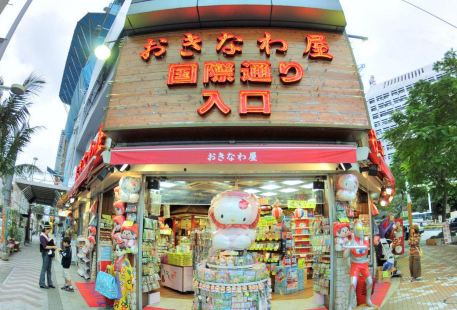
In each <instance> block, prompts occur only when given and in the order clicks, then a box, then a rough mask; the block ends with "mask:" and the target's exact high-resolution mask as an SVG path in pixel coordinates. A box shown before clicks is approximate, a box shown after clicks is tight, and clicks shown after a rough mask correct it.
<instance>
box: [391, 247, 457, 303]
mask: <svg viewBox="0 0 457 310" xmlns="http://www.w3.org/2000/svg"><path fill="white" fill-rule="evenodd" d="M422 250H423V256H422V257H421V263H422V280H421V281H417V282H411V278H410V274H409V260H408V256H405V257H404V258H401V259H400V260H399V266H400V270H401V271H402V273H403V277H402V279H401V280H400V285H399V288H398V290H397V291H396V292H395V293H394V294H393V295H392V296H391V297H390V298H389V299H388V300H387V302H386V303H385V305H384V306H383V307H382V310H394V309H395V310H403V309H405V310H406V309H414V310H419V309H427V310H441V309H446V310H448V309H457V246H455V245H442V246H422Z"/></svg>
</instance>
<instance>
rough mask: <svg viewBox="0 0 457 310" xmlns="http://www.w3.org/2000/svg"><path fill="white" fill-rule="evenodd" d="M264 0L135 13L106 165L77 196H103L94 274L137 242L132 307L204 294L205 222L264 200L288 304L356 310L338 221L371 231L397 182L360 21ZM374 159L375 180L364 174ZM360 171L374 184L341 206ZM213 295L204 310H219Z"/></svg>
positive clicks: (118, 73) (131, 256) (268, 236)
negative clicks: (345, 177) (349, 180)
mask: <svg viewBox="0 0 457 310" xmlns="http://www.w3.org/2000/svg"><path fill="white" fill-rule="evenodd" d="M228 2H230V1H228ZM254 2H256V3H255V4H237V3H235V2H233V3H231V2H230V3H227V4H224V5H221V4H212V3H210V2H208V4H206V5H204V4H199V5H197V4H193V5H192V4H190V2H186V3H185V4H183V5H182V6H181V7H167V6H168V4H167V5H165V7H159V6H158V5H157V4H156V3H155V2H154V1H145V2H135V1H134V2H133V3H132V4H131V7H130V10H129V13H128V15H127V22H126V26H125V29H124V32H125V33H126V34H127V35H126V36H125V37H123V38H122V40H121V44H120V47H119V56H118V59H117V61H116V67H115V73H114V77H113V83H112V89H111V94H110V97H109V102H108V106H107V108H106V114H105V118H104V121H103V124H102V128H103V132H104V134H106V137H107V138H108V140H109V142H108V141H103V142H101V141H100V135H102V133H101V131H100V132H99V136H98V137H97V138H96V139H95V140H96V141H98V142H100V143H102V144H103V146H104V147H103V149H102V148H100V149H98V153H97V155H96V156H98V157H97V159H98V163H97V165H94V166H90V165H91V163H90V158H94V156H95V155H94V154H92V155H91V156H88V157H87V159H88V161H87V162H86V163H85V164H86V165H87V167H89V168H84V167H82V168H81V169H80V171H77V173H79V176H80V180H82V179H84V180H83V181H82V182H78V180H77V181H76V186H75V187H74V190H73V192H72V194H71V195H70V196H77V195H78V192H80V193H84V195H86V196H88V197H92V199H91V200H90V205H91V208H90V209H91V211H90V212H91V214H92V215H93V216H96V218H97V219H98V221H97V223H96V224H95V225H93V224H94V223H95V222H93V221H92V220H90V223H89V230H90V227H91V226H94V227H96V234H95V236H96V238H95V239H96V240H95V243H96V245H95V246H94V247H93V248H92V250H91V251H93V253H94V254H93V255H94V257H96V259H95V258H94V257H92V256H91V257H88V259H90V260H91V261H93V262H95V260H96V263H93V264H92V266H93V269H94V268H95V269H96V270H97V271H99V270H105V267H106V265H109V264H111V263H112V262H113V256H116V255H118V252H119V251H120V249H119V244H121V243H122V242H123V241H121V240H120V239H119V238H121V237H119V238H118V239H116V238H117V235H116V234H117V233H119V234H120V235H121V234H122V233H123V232H124V230H125V231H128V233H127V232H126V233H125V234H126V235H130V236H131V235H132V234H133V235H135V237H134V238H131V239H130V240H135V241H132V242H130V243H129V242H127V243H129V246H128V247H127V248H128V249H127V250H126V253H125V254H122V255H123V256H122V266H119V268H120V269H119V271H121V270H124V271H125V270H129V272H132V273H133V275H134V276H133V279H134V283H135V285H134V286H133V287H131V288H130V289H129V292H127V293H126V296H127V295H128V296H127V297H126V299H125V301H127V303H129V304H130V306H131V308H132V309H135V308H138V309H142V307H143V306H145V305H147V304H148V302H149V301H151V299H153V298H155V297H156V296H157V294H155V293H157V292H158V289H159V288H160V287H161V286H166V287H171V288H173V289H174V290H177V291H183V292H184V291H191V290H196V289H197V290H198V287H197V288H196V287H195V283H198V281H201V280H202V279H201V278H199V276H198V275H197V274H198V271H199V269H198V268H199V267H198V263H200V261H203V259H204V258H205V257H206V256H207V255H208V253H207V252H208V251H207V247H206V245H207V242H208V239H211V238H210V237H207V236H208V235H205V234H207V233H211V231H210V229H209V226H210V225H209V224H208V223H207V219H206V218H205V215H206V214H207V212H208V208H209V205H210V203H211V199H212V198H213V197H214V196H216V195H217V194H219V193H220V192H224V191H226V190H240V191H244V192H247V193H255V194H256V195H257V196H258V197H259V198H260V201H261V205H262V208H261V210H262V212H261V218H260V222H259V223H260V224H259V227H258V228H257V235H256V242H255V243H254V244H252V245H251V247H250V248H249V251H248V252H249V253H251V254H247V255H248V257H251V256H253V257H255V258H256V259H257V260H258V261H261V262H264V263H265V264H266V265H267V268H268V277H269V278H270V280H269V281H271V286H272V289H273V305H274V303H275V302H281V301H284V300H291V302H295V303H297V305H304V306H305V307H308V306H309V307H310V308H312V307H313V306H320V305H326V306H327V307H328V308H329V309H346V308H347V292H348V290H349V274H348V271H347V270H346V269H344V266H343V265H344V263H343V259H342V258H341V252H340V251H337V250H335V248H334V239H333V235H334V229H333V223H335V222H338V221H341V222H343V221H345V219H346V216H342V215H341V212H347V214H349V213H350V212H349V211H355V213H356V215H357V216H355V215H354V212H353V213H351V214H352V215H351V217H350V218H351V221H352V220H353V219H354V218H358V219H359V220H360V221H362V222H363V223H364V230H365V232H366V233H367V234H368V235H370V236H371V234H372V231H373V229H372V221H371V205H372V204H373V202H374V201H373V200H372V198H370V195H371V194H372V193H379V192H380V191H381V188H382V187H385V186H387V185H388V186H394V180H393V178H392V177H391V175H390V172H389V171H388V169H387V170H386V168H385V164H384V161H383V159H382V154H381V153H380V152H381V151H382V148H380V147H379V145H378V143H377V141H376V137H374V136H373V135H372V133H371V132H370V127H371V126H370V123H369V118H368V113H367V110H366V104H365V101H364V97H363V90H362V85H361V83H360V80H359V76H358V71H357V66H356V64H355V61H354V58H353V55H352V51H351V48H350V45H349V41H348V38H347V36H346V34H345V33H344V26H345V21H344V15H343V13H342V10H341V7H340V5H339V2H338V1H330V2H328V3H327V4H325V5H322V4H318V2H320V1H316V2H315V3H314V4H315V6H313V5H309V6H302V5H292V4H290V3H289V2H288V1H285V2H284V3H283V2H281V3H277V4H275V1H273V3H272V2H271V1H268V3H263V2H262V1H254ZM257 2H258V3H257ZM325 6H327V7H325ZM193 12H198V14H197V17H195V16H194V15H193ZM299 13H300V14H299ZM171 16H173V17H174V18H171ZM194 17H195V18H196V22H195V23H194ZM186 18H187V19H186ZM178 21H179V22H180V23H178ZM100 145H101V144H100ZM102 152H104V154H103V156H102ZM101 157H103V161H100V160H99V159H100V158H101ZM370 165H371V166H376V167H375V168H374V169H375V171H374V173H372V176H368V177H364V176H363V175H362V173H361V171H362V170H364V169H365V168H366V169H367V170H368V167H369V166H370ZM381 167H382V168H381ZM85 173H87V176H86V175H85ZM348 173H351V174H353V175H355V176H356V179H358V182H359V184H360V186H359V187H358V192H357V199H355V200H354V202H353V203H352V204H350V206H349V205H348V204H346V205H345V206H346V207H347V209H350V210H346V209H342V210H340V209H339V207H338V206H340V207H341V206H342V204H339V203H338V202H337V200H336V195H335V193H336V191H337V188H338V185H337V181H338V177H339V176H340V175H342V174H348ZM81 176H83V177H84V178H81ZM97 176H98V178H97ZM125 182H127V183H129V184H130V183H131V184H130V185H128V186H127V185H126V184H125ZM132 184H134V185H132ZM129 186H130V189H129V194H128V195H127V194H126V193H125V191H126V190H124V189H123V187H129ZM80 187H83V190H81V188H80ZM124 194H125V195H127V196H125V195H124ZM123 195H124V198H122V196H123ZM132 195H133V196H132ZM387 198H388V197H386V199H387ZM119 201H120V203H117V204H116V202H119ZM376 202H377V199H376ZM88 205H89V203H88ZM341 208H343V207H341ZM86 209H87V208H86ZM345 214H346V213H345ZM119 216H120V217H119ZM80 217H81V215H80ZM121 218H122V222H123V223H124V224H123V226H122V227H123V228H122V233H121V227H120V224H119V222H118V221H120V219H121ZM167 219H170V220H168V221H167ZM348 221H349V220H348ZM125 222H126V223H125ZM116 225H119V230H118V231H116ZM84 229H86V228H84ZM88 235H89V236H92V232H89V233H88ZM210 235H211V234H209V236H210ZM116 240H117V241H118V242H117V241H116ZM87 242H88V243H90V241H88V240H86V243H87ZM202 244H203V245H202ZM188 245H189V246H190V247H191V248H192V249H193V251H192V252H188V249H187V246H188ZM205 249H206V251H205ZM167 253H168V254H167ZM372 253H373V252H372ZM164 256H166V257H167V259H164ZM370 259H371V261H373V257H370ZM115 265H116V264H115ZM115 267H116V266H115ZM122 268H123V269H122ZM170 275H173V276H170ZM230 276H233V275H228V277H230ZM192 278H193V280H192ZM192 281H193V283H192ZM195 281H197V282H195ZM208 281H209V282H211V281H210V280H208ZM212 282H216V283H219V284H216V285H215V288H213V289H216V288H217V290H220V289H226V288H222V287H223V284H222V282H218V281H217V280H214V281H212ZM236 283H238V282H236ZM259 283H260V282H259ZM192 284H193V285H192ZM233 285H234V286H235V287H236V284H233ZM262 285H263V284H262ZM239 286H240V289H243V287H242V286H241V285H239ZM203 291H204V288H203ZM203 291H201V290H198V292H200V293H201V292H203ZM200 293H196V296H195V299H194V307H195V309H200V308H202V309H203V308H204V306H202V305H200V306H198V300H201V299H202V298H201V295H199V294H200ZM250 293H252V292H250ZM202 294H203V293H202ZM211 294H212V293H210V295H211ZM252 294H253V293H252ZM280 295H281V296H283V295H284V296H288V295H289V296H293V297H290V298H289V299H287V297H284V298H279V297H277V296H280ZM345 295H346V299H345ZM203 296H206V295H203ZM275 296H276V297H275ZM210 297H211V296H208V298H210ZM213 297H214V296H213ZM300 302H302V304H300ZM203 304H204V303H203ZM270 305H271V304H270ZM278 305H279V304H278ZM199 307H200V308H199ZM232 307H235V306H232ZM238 307H240V309H242V308H243V306H242V305H241V304H238ZM273 308H274V307H273ZM262 309H263V308H262ZM265 309H266V308H265Z"/></svg>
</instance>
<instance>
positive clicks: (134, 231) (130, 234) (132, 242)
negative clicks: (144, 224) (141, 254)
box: [121, 222, 138, 254]
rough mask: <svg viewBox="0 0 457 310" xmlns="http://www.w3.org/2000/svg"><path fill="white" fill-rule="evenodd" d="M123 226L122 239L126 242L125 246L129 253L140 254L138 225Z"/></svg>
mask: <svg viewBox="0 0 457 310" xmlns="http://www.w3.org/2000/svg"><path fill="white" fill-rule="evenodd" d="M125 223H126V222H124V225H122V228H121V239H122V240H123V241H124V243H123V246H124V248H125V249H126V252H127V253H133V254H136V253H137V252H138V247H137V239H138V225H137V224H133V225H131V226H128V225H125Z"/></svg>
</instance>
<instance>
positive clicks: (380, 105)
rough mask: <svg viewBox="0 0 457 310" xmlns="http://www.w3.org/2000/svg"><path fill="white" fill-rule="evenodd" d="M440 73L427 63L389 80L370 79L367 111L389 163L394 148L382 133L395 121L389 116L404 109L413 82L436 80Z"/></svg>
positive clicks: (392, 125) (392, 126)
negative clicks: (376, 80) (378, 81)
mask: <svg viewBox="0 0 457 310" xmlns="http://www.w3.org/2000/svg"><path fill="white" fill-rule="evenodd" d="M442 76H443V74H442V73H439V72H436V71H434V70H433V65H428V66H425V67H422V68H419V69H416V70H414V71H410V72H407V73H405V74H402V75H400V76H397V77H394V78H392V79H390V80H387V81H384V82H382V83H379V84H375V83H374V81H373V79H372V81H370V84H372V85H371V87H370V89H369V90H368V92H367V93H366V100H367V104H368V113H369V115H370V121H371V124H372V126H373V129H374V130H375V131H376V136H377V137H378V138H379V139H380V140H381V141H382V145H383V146H384V152H385V154H386V157H385V158H386V161H387V163H390V161H391V160H392V157H393V153H394V152H395V149H394V148H393V146H392V145H391V144H390V143H389V142H388V141H386V140H385V139H383V134H384V132H385V131H387V130H388V129H391V128H394V127H395V123H394V121H393V120H392V118H391V116H392V113H393V112H394V111H399V110H401V111H404V110H405V108H406V99H407V98H408V96H409V91H410V90H411V88H412V87H413V85H414V83H416V82H418V81H419V80H427V81H431V82H433V81H437V80H438V79H440V78H441V77H442Z"/></svg>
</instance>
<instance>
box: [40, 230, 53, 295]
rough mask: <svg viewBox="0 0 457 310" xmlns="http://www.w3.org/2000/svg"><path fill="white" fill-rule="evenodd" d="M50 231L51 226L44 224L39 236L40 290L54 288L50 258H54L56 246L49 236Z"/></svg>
mask: <svg viewBox="0 0 457 310" xmlns="http://www.w3.org/2000/svg"><path fill="white" fill-rule="evenodd" d="M50 231H51V226H50V225H49V223H45V224H44V227H43V230H42V232H41V234H40V252H41V258H42V259H43V265H42V266H41V274H40V287H41V288H55V286H54V285H53V284H52V275H51V269H52V258H53V257H54V251H55V250H56V249H57V246H55V244H54V240H53V239H52V238H51V237H50V236H49V232H50ZM45 275H46V277H47V280H48V286H46V282H45Z"/></svg>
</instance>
